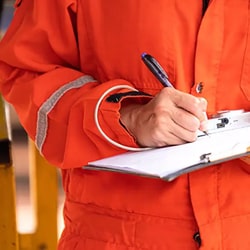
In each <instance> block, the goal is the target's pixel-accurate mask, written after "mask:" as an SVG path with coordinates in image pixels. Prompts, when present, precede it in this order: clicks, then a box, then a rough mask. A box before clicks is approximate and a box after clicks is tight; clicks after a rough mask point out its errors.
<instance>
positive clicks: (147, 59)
mask: <svg viewBox="0 0 250 250" xmlns="http://www.w3.org/2000/svg"><path fill="white" fill-rule="evenodd" d="M141 58H142V60H143V62H144V63H145V64H146V66H147V67H148V69H149V70H150V71H151V72H152V73H153V74H154V76H155V77H156V78H157V79H158V80H159V81H160V82H161V84H162V85H163V87H171V88H173V87H174V86H173V85H172V83H171V82H170V81H169V79H168V75H167V73H166V72H165V70H164V69H163V68H162V66H161V65H160V64H159V63H158V62H157V60H156V59H155V58H154V57H153V56H151V55H149V54H147V53H143V54H142V55H141ZM204 113H205V112H204ZM204 115H205V116H206V118H207V115H206V113H205V114H204ZM202 132H203V134H205V135H208V133H207V132H206V131H202Z"/></svg>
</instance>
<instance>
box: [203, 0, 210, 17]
mask: <svg viewBox="0 0 250 250" xmlns="http://www.w3.org/2000/svg"><path fill="white" fill-rule="evenodd" d="M202 3H203V4H202V16H204V14H205V12H206V10H207V7H208V4H209V0H202Z"/></svg>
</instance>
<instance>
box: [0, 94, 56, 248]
mask: <svg viewBox="0 0 250 250" xmlns="http://www.w3.org/2000/svg"><path fill="white" fill-rule="evenodd" d="M0 98H1V97H0ZM9 135H10V131H9V126H8V123H7V119H6V114H5V106H4V102H3V100H2V99H0V249H1V250H55V249H56V245H57V198H58V193H57V190H58V181H57V170H56V168H54V167H51V166H50V165H49V164H48V163H47V162H46V161H45V160H44V158H43V157H42V156H41V155H40V154H39V152H38V151H37V149H36V148H35V146H34V144H33V143H32V142H31V141H29V156H30V176H29V177H30V191H31V196H32V197H31V200H32V201H33V203H34V204H33V207H34V208H35V211H34V214H35V221H36V227H35V231H34V232H33V233H30V234H20V233H18V232H17V227H16V201H15V200H16V193H15V178H14V169H13V164H12V157H11V139H10V136H9Z"/></svg>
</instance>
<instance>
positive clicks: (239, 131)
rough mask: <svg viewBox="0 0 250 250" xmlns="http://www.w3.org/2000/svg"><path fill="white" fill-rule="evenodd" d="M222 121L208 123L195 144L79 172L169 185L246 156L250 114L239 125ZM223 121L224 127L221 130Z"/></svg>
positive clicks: (99, 162)
mask: <svg viewBox="0 0 250 250" xmlns="http://www.w3.org/2000/svg"><path fill="white" fill-rule="evenodd" d="M224 118H225V117H223V119H222V118H215V119H212V121H211V122H210V126H211V128H213V130H212V132H211V133H208V135H203V136H200V137H198V139H197V140H196V141H195V142H192V143H185V144H182V145H177V146H168V147H163V148H155V149H150V150H147V151H140V152H126V153H123V154H120V155H116V156H112V157H108V158H104V159H100V160H97V161H92V162H89V163H88V165H87V166H84V167H83V168H84V169H92V170H104V171H115V172H120V173H126V174H136V175H141V176H147V177H155V178H161V179H164V180H167V181H172V180H173V179H175V178H177V177H178V176H180V175H183V174H186V173H189V172H192V171H197V170H198V169H202V168H205V167H209V166H212V165H215V164H218V163H221V162H225V161H229V160H232V159H236V158H240V157H244V156H247V155H249V154H250V113H249V112H248V113H244V116H243V118H244V121H243V122H240V120H239V119H238V118H235V117H234V118H232V119H231V117H230V119H224ZM224 121H226V124H225V126H221V123H223V122H224ZM216 124H219V128H218V129H215V128H214V126H215V125H216ZM212 125H213V126H212ZM220 128H222V129H220Z"/></svg>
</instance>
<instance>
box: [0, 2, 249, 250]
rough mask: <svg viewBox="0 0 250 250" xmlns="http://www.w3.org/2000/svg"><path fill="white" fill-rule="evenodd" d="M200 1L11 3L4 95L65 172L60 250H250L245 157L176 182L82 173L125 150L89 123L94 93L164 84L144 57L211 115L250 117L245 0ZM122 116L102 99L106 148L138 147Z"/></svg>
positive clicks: (1, 64) (2, 64) (1, 51)
mask: <svg viewBox="0 0 250 250" xmlns="http://www.w3.org/2000/svg"><path fill="white" fill-rule="evenodd" d="M204 4H205V1H202V0H175V1H174V0H157V1H156V0H155V1H152V0H107V1H103V0H53V1H51V0H23V1H21V0H19V1H17V2H16V12H15V15H14V18H13V21H12V23H11V25H10V27H9V29H8V31H7V33H6V34H5V36H4V38H3V39H2V41H1V43H0V91H1V93H2V95H3V96H4V97H5V99H6V100H7V101H8V102H10V103H11V104H13V106H14V107H15V109H16V111H17V113H18V115H19V118H20V121H21V123H22V125H23V127H24V128H25V130H26V131H27V133H28V134H29V136H30V137H31V138H32V139H33V140H34V141H35V143H36V145H37V147H38V148H39V150H40V151H41V153H42V154H43V155H44V156H45V157H46V159H47V160H48V161H50V162H51V163H52V164H54V165H56V166H57V167H59V168H61V169H62V176H63V185H64V189H65V194H66V201H65V208H64V218H65V230H64V231H63V234H62V236H61V239H60V242H59V246H58V248H59V249H60V250H80V249H81V250H83V249H84V250H85V249H86V250H90V249H94V250H99V249H106V250H125V249H130V250H132V249H133V250H136V249H140V250H142V249H143V250H146V249H147V250H163V249H174V250H178V249H181V250H184V249H187V250H191V249H198V248H199V247H200V249H203V250H212V249H213V250H222V249H223V250H237V249H240V250H249V249H250V237H249V232H250V195H249V191H248V190H249V187H250V166H249V164H248V163H247V162H246V161H243V160H241V159H238V160H232V161H229V162H226V163H223V164H219V165H216V166H212V167H208V168H205V169H203V170H199V171H195V172H192V173H190V174H186V175H183V176H181V177H179V178H177V179H175V180H174V181H172V182H166V181H163V180H159V179H154V178H145V177H139V176H135V175H125V174H119V173H111V172H102V171H90V170H86V169H85V170H84V169H82V166H84V165H86V164H87V163H88V162H89V161H92V160H96V159H100V158H102V157H106V156H111V155H115V154H118V153H122V152H124V150H122V149H119V148H117V147H115V146H113V145H111V144H110V143H109V142H107V141H106V139H105V138H103V136H102V135H101V134H100V133H99V131H98V129H97V128H96V126H95V122H94V115H93V113H94V109H95V105H96V103H97V101H98V99H99V97H100V96H101V95H102V94H103V93H104V92H105V91H106V90H107V89H109V88H111V87H112V86H116V85H119V84H123V85H124V84H125V85H129V86H133V87H135V88H136V89H138V90H140V91H143V92H145V93H149V94H151V95H155V94H156V93H157V92H158V91H159V90H160V89H161V88H162V86H161V84H160V83H159V82H158V81H157V80H156V79H155V78H154V76H153V75H152V74H151V73H150V72H149V70H148V69H147V68H146V67H145V65H144V64H143V63H142V61H141V59H140V55H141V53H142V52H148V53H150V54H152V55H154V56H155V57H156V58H157V59H158V60H159V61H160V62H161V63H162V65H163V67H164V68H165V69H166V70H167V72H168V74H169V78H170V81H171V82H172V83H173V85H174V86H175V88H177V89H179V90H181V91H184V92H188V93H191V94H193V95H195V96H197V97H204V98H206V99H207V101H208V115H209V116H211V115H212V114H214V113H216V112H217V111H220V110H231V109H245V110H246V111H249V110H250V36H249V35H250V34H249V31H250V25H249V24H250V11H249V9H250V8H249V6H250V1H249V0H241V1H239V0H210V3H209V6H208V8H207V10H206V12H205V13H203V12H204V9H205V8H204V7H206V6H205V5H204ZM127 91H128V89H126V87H125V88H124V89H121V90H119V92H127ZM124 98H134V99H135V100H136V98H139V99H140V100H142V99H143V101H147V100H148V99H150V97H146V96H145V97H124ZM119 108H120V102H108V101H106V100H105V99H104V101H103V102H102V103H101V105H100V110H99V119H100V124H101V127H102V128H103V129H104V131H105V132H106V133H107V134H108V136H109V137H110V138H112V139H113V140H115V141H118V142H119V143H121V144H125V145H129V146H133V147H138V145H136V143H135V141H134V138H133V137H132V136H131V135H130V134H129V133H128V132H127V131H126V129H124V128H123V127H122V126H121V124H120V122H119V118H120V115H119ZM246 136H250V135H246ZM198 232H199V234H198ZM194 236H195V237H194ZM194 238H195V239H196V240H194Z"/></svg>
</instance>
